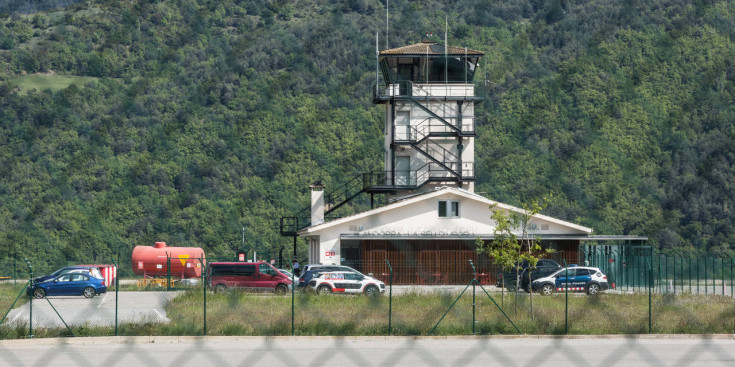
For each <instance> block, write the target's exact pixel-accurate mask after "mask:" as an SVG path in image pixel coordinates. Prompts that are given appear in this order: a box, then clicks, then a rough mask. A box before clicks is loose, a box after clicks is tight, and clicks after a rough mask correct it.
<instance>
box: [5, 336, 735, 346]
mask: <svg viewBox="0 0 735 367" xmlns="http://www.w3.org/2000/svg"><path fill="white" fill-rule="evenodd" d="M507 339H566V340H587V339H633V340H691V339H702V340H733V341H735V334H632V335H459V336H390V337H389V336H101V337H79V338H44V339H13V340H0V348H12V347H15V346H29V345H33V346H50V345H51V346H52V345H116V344H192V343H193V344H196V343H217V342H233V341H235V342H251V343H252V342H263V341H279V340H284V341H285V340H288V341H300V340H303V341H308V340H323V341H334V340H343V341H371V340H396V341H401V340H468V341H471V340H507Z"/></svg>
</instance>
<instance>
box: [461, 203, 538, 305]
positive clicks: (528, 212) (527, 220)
mask: <svg viewBox="0 0 735 367" xmlns="http://www.w3.org/2000/svg"><path fill="white" fill-rule="evenodd" d="M550 200H551V196H548V197H545V198H543V199H542V200H540V201H539V200H532V201H531V203H530V204H524V205H523V211H522V212H521V213H516V212H508V213H506V211H505V210H503V209H499V208H498V206H497V204H494V205H492V206H490V212H491V215H490V218H491V219H492V220H493V221H494V222H495V230H494V231H493V234H494V237H495V238H494V239H493V241H490V242H485V241H482V240H481V239H479V238H478V239H477V240H476V241H475V245H476V247H477V253H478V254H483V253H484V254H487V255H488V257H490V258H491V259H492V260H493V261H494V262H495V264H496V265H497V266H498V267H499V268H500V269H502V271H503V272H515V276H516V277H515V284H516V285H518V284H522V281H521V279H520V277H521V270H522V268H523V263H524V262H526V263H527V264H528V269H529V271H528V272H527V276H528V281H529V299H530V303H531V317H533V289H532V285H531V272H530V269H533V268H535V267H536V264H537V263H538V260H539V258H541V257H542V256H543V255H544V254H547V253H549V252H551V251H550V250H543V249H542V248H541V244H540V241H539V239H538V238H537V237H534V236H531V235H530V233H529V227H530V226H531V224H532V223H533V221H534V217H535V216H536V215H537V214H539V213H540V212H541V210H543V209H544V208H545V207H546V206H547V205H548V202H549V201H550ZM519 235H520V239H519ZM503 286H504V287H503V288H502V290H501V292H502V295H501V299H502V300H504V298H505V279H503ZM516 297H518V292H516ZM516 300H517V299H516ZM501 302H502V301H501ZM517 304H518V302H516V307H517ZM516 311H517V308H516Z"/></svg>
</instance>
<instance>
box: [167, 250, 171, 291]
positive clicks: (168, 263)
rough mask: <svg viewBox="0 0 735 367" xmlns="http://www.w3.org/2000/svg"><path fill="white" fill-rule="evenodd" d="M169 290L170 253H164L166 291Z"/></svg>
mask: <svg viewBox="0 0 735 367" xmlns="http://www.w3.org/2000/svg"><path fill="white" fill-rule="evenodd" d="M170 291H171V255H169V254H166V292H170Z"/></svg>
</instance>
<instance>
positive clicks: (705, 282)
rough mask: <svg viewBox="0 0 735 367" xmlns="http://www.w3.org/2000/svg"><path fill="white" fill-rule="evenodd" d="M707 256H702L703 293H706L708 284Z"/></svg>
mask: <svg viewBox="0 0 735 367" xmlns="http://www.w3.org/2000/svg"><path fill="white" fill-rule="evenodd" d="M707 278H708V276H707V257H705V258H704V295H705V296H706V295H707V291H708V290H707V287H708V286H709V284H707Z"/></svg>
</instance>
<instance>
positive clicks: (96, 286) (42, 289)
mask: <svg viewBox="0 0 735 367" xmlns="http://www.w3.org/2000/svg"><path fill="white" fill-rule="evenodd" d="M26 292H27V294H28V295H29V296H31V295H32V296H33V297H36V298H44V297H46V296H84V297H87V298H92V297H94V296H95V295H98V294H102V293H105V292H107V286H105V280H104V279H102V278H95V277H92V276H89V275H88V274H81V273H67V274H62V275H59V276H57V277H56V278H52V279H48V280H46V281H43V282H40V283H36V282H33V285H32V286H31V287H28V290H27V291H26Z"/></svg>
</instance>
